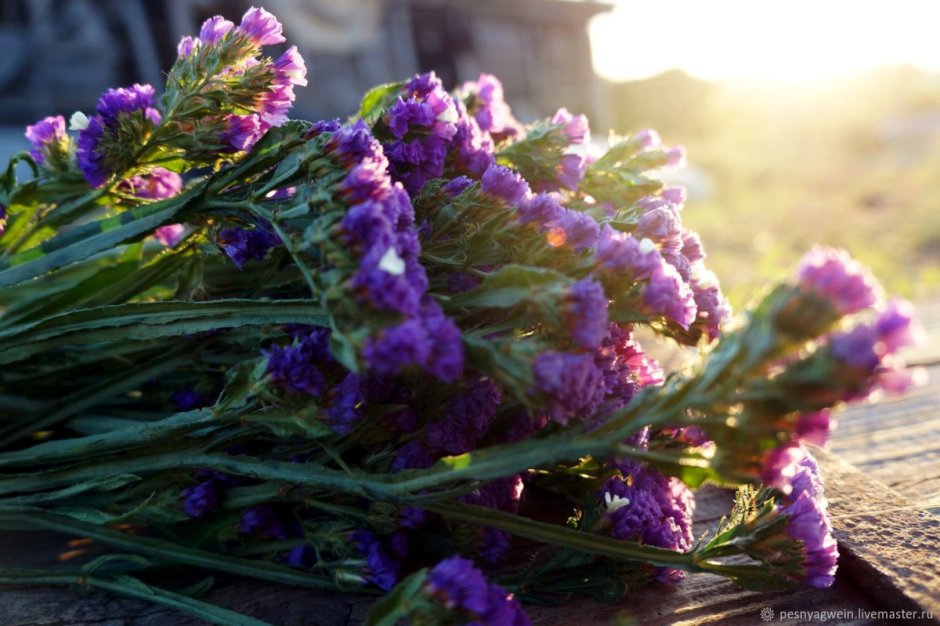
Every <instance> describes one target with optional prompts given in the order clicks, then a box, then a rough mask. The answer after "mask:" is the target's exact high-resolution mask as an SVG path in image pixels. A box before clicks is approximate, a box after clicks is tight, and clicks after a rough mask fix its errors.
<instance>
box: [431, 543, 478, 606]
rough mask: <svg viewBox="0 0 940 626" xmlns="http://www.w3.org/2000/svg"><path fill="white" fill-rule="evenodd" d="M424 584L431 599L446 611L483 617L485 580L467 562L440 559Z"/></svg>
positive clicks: (457, 557)
mask: <svg viewBox="0 0 940 626" xmlns="http://www.w3.org/2000/svg"><path fill="white" fill-rule="evenodd" d="M425 584H426V585H427V588H428V591H429V593H430V594H431V596H432V597H434V598H435V599H437V601H438V602H439V603H440V604H441V605H442V606H444V607H445V608H447V609H463V610H465V611H469V612H470V613H473V614H475V615H478V616H483V615H485V614H486V612H487V609H489V607H490V600H489V593H488V591H489V589H488V583H487V582H486V578H485V577H484V576H483V573H482V572H481V571H480V570H478V569H477V568H476V567H474V565H473V561H470V560H468V559H464V558H461V557H459V556H452V557H450V558H448V559H444V560H443V561H441V562H439V563H438V564H437V565H435V566H434V567H433V568H431V571H430V572H428V578H427V582H426V583H425Z"/></svg>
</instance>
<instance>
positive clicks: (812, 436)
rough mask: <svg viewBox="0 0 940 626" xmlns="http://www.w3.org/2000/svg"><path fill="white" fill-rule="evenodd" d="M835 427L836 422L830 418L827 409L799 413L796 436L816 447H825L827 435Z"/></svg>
mask: <svg viewBox="0 0 940 626" xmlns="http://www.w3.org/2000/svg"><path fill="white" fill-rule="evenodd" d="M835 427H836V420H834V419H833V418H832V412H831V411H830V410H829V409H822V410H819V411H810V412H809V413H801V414H800V416H799V417H798V418H797V422H796V436H797V438H798V439H799V440H800V441H805V442H807V443H811V444H813V445H816V446H825V445H826V442H827V441H829V433H830V431H832V430H833V429H834V428H835Z"/></svg>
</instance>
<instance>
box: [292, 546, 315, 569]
mask: <svg viewBox="0 0 940 626" xmlns="http://www.w3.org/2000/svg"><path fill="white" fill-rule="evenodd" d="M284 563H286V564H287V565H289V566H291V567H297V568H300V569H311V568H312V567H313V566H314V565H316V564H317V552H316V550H314V549H313V546H311V545H308V544H303V545H299V546H297V547H296V548H294V549H293V550H291V551H290V552H288V553H287V555H286V556H285V557H284Z"/></svg>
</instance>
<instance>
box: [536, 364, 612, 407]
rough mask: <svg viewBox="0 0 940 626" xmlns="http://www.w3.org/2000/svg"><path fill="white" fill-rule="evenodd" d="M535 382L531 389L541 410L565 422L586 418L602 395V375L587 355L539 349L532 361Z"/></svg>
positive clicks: (601, 398) (599, 401) (596, 405)
mask: <svg viewBox="0 0 940 626" xmlns="http://www.w3.org/2000/svg"><path fill="white" fill-rule="evenodd" d="M532 370H533V374H534V375H535V385H534V387H533V388H532V390H531V392H530V393H532V394H533V395H535V396H538V397H540V398H541V399H542V402H543V404H544V406H545V412H546V413H547V414H548V416H549V417H550V418H551V419H553V420H554V421H556V422H558V423H560V424H566V423H567V422H568V420H569V419H572V418H586V417H588V416H590V415H591V414H592V413H593V412H594V410H595V409H596V408H597V407H598V406H599V405H600V403H601V401H602V400H603V398H604V391H605V386H604V378H603V374H602V372H601V370H600V369H599V368H598V367H597V365H596V364H595V363H594V357H593V355H590V354H572V353H567V352H551V351H550V352H543V353H542V354H540V355H538V356H537V357H536V358H535V362H534V363H533V364H532Z"/></svg>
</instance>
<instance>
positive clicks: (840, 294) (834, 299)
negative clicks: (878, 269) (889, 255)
mask: <svg viewBox="0 0 940 626" xmlns="http://www.w3.org/2000/svg"><path fill="white" fill-rule="evenodd" d="M797 282H798V285H799V288H800V289H801V290H802V291H804V292H807V293H812V294H814V295H816V296H817V297H819V298H822V299H824V300H825V301H827V302H828V303H829V304H831V305H832V306H833V307H834V308H835V309H836V311H838V312H839V314H840V315H849V314H851V313H855V312H857V311H861V310H862V309H866V308H868V307H870V306H873V305H874V304H875V303H877V302H878V300H880V298H881V286H880V285H879V284H878V282H877V280H876V279H875V278H874V277H873V276H872V275H871V273H869V271H868V270H867V269H865V267H863V266H862V264H861V263H859V262H858V261H856V260H854V259H853V258H851V257H850V256H849V255H848V253H847V252H845V251H844V250H835V249H832V248H823V247H820V246H816V247H814V248H813V249H812V250H810V251H809V252H808V253H807V254H806V256H804V257H803V259H802V261H800V265H799V268H798V269H797Z"/></svg>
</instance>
